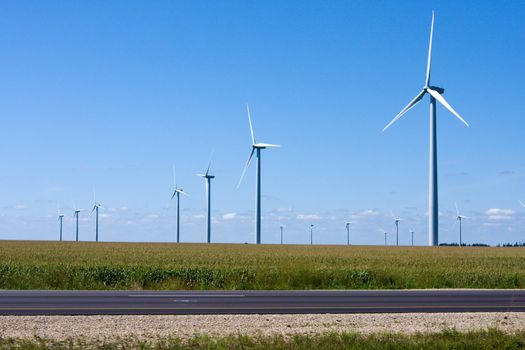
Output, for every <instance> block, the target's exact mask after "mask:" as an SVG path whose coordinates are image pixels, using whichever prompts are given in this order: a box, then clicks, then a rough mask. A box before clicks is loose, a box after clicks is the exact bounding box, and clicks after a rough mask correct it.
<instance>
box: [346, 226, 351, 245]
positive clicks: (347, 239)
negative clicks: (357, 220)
mask: <svg viewBox="0 0 525 350" xmlns="http://www.w3.org/2000/svg"><path fill="white" fill-rule="evenodd" d="M351 224H352V221H347V222H346V245H350V225H351Z"/></svg>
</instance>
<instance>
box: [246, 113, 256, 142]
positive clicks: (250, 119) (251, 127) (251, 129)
mask: <svg viewBox="0 0 525 350" xmlns="http://www.w3.org/2000/svg"><path fill="white" fill-rule="evenodd" d="M246 111H247V112H248V123H250V133H251V135H252V145H254V144H255V136H254V134H253V126H252V117H251V115H250V106H248V104H246Z"/></svg>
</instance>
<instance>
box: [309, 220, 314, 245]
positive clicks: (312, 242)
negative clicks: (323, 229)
mask: <svg viewBox="0 0 525 350" xmlns="http://www.w3.org/2000/svg"><path fill="white" fill-rule="evenodd" d="M312 244H314V224H310V245H312Z"/></svg>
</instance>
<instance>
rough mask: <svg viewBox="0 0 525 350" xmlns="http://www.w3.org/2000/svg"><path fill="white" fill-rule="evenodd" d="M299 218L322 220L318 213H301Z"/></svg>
mask: <svg viewBox="0 0 525 350" xmlns="http://www.w3.org/2000/svg"><path fill="white" fill-rule="evenodd" d="M297 220H321V217H320V216H319V215H317V214H299V215H297Z"/></svg>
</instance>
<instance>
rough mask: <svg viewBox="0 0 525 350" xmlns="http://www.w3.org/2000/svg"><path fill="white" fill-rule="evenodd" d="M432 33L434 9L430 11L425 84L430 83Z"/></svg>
mask: <svg viewBox="0 0 525 350" xmlns="http://www.w3.org/2000/svg"><path fill="white" fill-rule="evenodd" d="M433 33H434V11H432V24H431V25H430V43H429V44H428V61H427V78H426V80H425V86H428V84H430V65H431V63H432V35H433Z"/></svg>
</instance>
